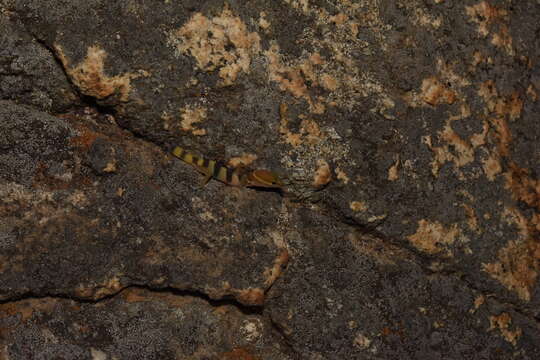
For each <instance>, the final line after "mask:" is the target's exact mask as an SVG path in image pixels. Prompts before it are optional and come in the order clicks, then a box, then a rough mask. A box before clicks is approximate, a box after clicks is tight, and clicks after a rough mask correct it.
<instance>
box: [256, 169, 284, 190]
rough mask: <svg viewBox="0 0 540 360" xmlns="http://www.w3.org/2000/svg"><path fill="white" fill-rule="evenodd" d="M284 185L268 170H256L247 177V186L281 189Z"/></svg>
mask: <svg viewBox="0 0 540 360" xmlns="http://www.w3.org/2000/svg"><path fill="white" fill-rule="evenodd" d="M284 185H285V184H284V183H283V181H282V180H281V179H280V178H279V176H278V175H277V174H276V173H273V172H271V171H268V170H254V171H252V172H251V173H249V174H248V176H247V186H254V187H263V188H272V189H280V188H282V187H283V186H284Z"/></svg>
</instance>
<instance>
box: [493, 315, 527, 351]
mask: <svg viewBox="0 0 540 360" xmlns="http://www.w3.org/2000/svg"><path fill="white" fill-rule="evenodd" d="M489 323H490V326H489V329H488V331H493V330H495V329H499V331H500V332H501V334H502V336H503V337H504V339H505V340H506V341H508V342H509V343H511V344H512V345H514V346H516V344H517V341H518V339H519V338H520V337H521V333H522V331H521V329H520V328H519V327H514V330H510V325H511V324H512V318H511V317H510V315H509V314H508V313H504V312H503V313H501V314H500V315H496V316H495V315H494V316H490V317H489Z"/></svg>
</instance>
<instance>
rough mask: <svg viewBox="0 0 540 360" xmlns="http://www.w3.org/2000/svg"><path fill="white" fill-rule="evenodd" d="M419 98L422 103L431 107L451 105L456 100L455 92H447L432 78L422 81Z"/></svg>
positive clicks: (445, 88)
mask: <svg viewBox="0 0 540 360" xmlns="http://www.w3.org/2000/svg"><path fill="white" fill-rule="evenodd" d="M420 96H421V97H422V100H424V102H426V103H428V104H429V105H432V106H436V105H439V104H443V103H446V104H453V103H454V102H455V101H456V98H457V95H456V93H455V91H453V90H449V89H448V88H447V87H446V86H444V85H443V84H442V83H441V82H440V81H439V80H438V79H437V78H436V77H434V76H432V77H429V78H427V79H424V80H423V81H422V87H421V94H420Z"/></svg>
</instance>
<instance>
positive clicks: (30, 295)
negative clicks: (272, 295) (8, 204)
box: [0, 284, 263, 315]
mask: <svg viewBox="0 0 540 360" xmlns="http://www.w3.org/2000/svg"><path fill="white" fill-rule="evenodd" d="M129 289H140V290H147V291H149V292H153V293H168V294H171V295H174V296H186V297H194V298H198V299H201V300H204V301H205V302H207V303H208V304H209V305H211V306H212V307H219V306H224V305H230V306H234V307H236V308H237V309H238V310H239V311H240V312H241V313H242V314H244V315H262V314H263V307H262V306H257V305H254V306H248V305H244V304H242V303H240V302H238V301H237V300H235V299H234V298H232V297H224V298H221V299H212V298H210V297H209V296H208V295H207V294H205V293H204V292H202V291H198V290H194V289H177V288H174V287H170V286H168V287H162V288H155V287H152V286H148V285H144V284H142V285H141V284H137V285H128V286H126V287H123V288H122V289H120V290H118V291H116V292H114V293H111V294H108V295H105V296H102V297H100V298H99V299H89V298H84V297H79V296H76V295H69V294H62V293H42V294H41V293H40V294H37V293H34V292H27V293H25V294H21V295H18V296H14V297H11V298H9V299H5V300H0V305H3V304H9V303H14V302H18V301H24V300H34V299H43V298H53V299H64V300H72V301H75V302H79V303H84V304H98V303H101V302H104V301H107V300H110V299H113V298H115V297H116V296H118V295H121V294H122V293H123V292H124V291H126V290H129Z"/></svg>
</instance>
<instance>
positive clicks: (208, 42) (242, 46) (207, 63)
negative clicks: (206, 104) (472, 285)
mask: <svg viewBox="0 0 540 360" xmlns="http://www.w3.org/2000/svg"><path fill="white" fill-rule="evenodd" d="M168 43H169V45H170V46H172V47H173V48H174V49H175V50H176V55H177V56H184V55H190V56H192V57H193V58H194V59H195V61H196V62H197V67H198V68H199V69H201V70H204V71H214V70H216V69H219V76H220V77H221V79H222V84H223V85H231V84H232V83H234V82H235V80H236V78H237V77H238V75H239V74H240V73H241V72H245V73H249V71H250V64H251V57H252V56H253V55H255V54H257V53H259V51H260V37H259V35H258V34H257V33H256V32H249V31H248V30H247V27H246V24H245V23H244V22H243V21H242V19H240V17H238V16H235V15H233V13H232V12H231V10H229V9H228V8H226V7H225V8H224V9H223V11H222V12H221V14H220V15H219V16H215V17H213V18H211V19H209V18H207V17H206V16H204V15H203V14H201V13H196V14H195V15H193V16H192V17H191V19H189V21H188V22H187V23H186V24H184V26H182V27H181V28H180V29H176V30H172V31H170V32H169V34H168Z"/></svg>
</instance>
